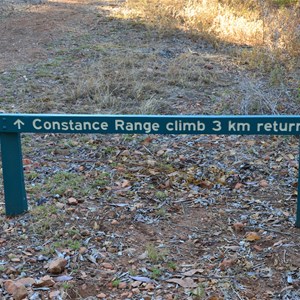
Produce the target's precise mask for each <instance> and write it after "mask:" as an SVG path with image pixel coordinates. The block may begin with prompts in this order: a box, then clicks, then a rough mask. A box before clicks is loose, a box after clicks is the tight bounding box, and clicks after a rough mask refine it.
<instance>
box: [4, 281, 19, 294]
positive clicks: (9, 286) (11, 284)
mask: <svg viewBox="0 0 300 300" xmlns="http://www.w3.org/2000/svg"><path fill="white" fill-rule="evenodd" d="M4 288H5V290H6V291H7V292H8V293H9V294H13V292H14V291H15V290H16V284H15V282H13V281H12V280H6V281H4Z"/></svg>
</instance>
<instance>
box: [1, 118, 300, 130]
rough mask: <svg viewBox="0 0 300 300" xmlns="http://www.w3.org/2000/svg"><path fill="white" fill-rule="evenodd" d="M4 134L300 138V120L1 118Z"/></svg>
mask: <svg viewBox="0 0 300 300" xmlns="http://www.w3.org/2000/svg"><path fill="white" fill-rule="evenodd" d="M0 130H1V131H2V132H32V133H51V132H52V133H101V134H111V133H121V134H133V133H140V134H143V133H145V134H149V133H151V134H226V135H240V134H243V135H257V134H259V135H300V116H180V115H177V116H159V115H158V116H151V115H149V116H148V115H146V116H139V115H38V114H36V115H34V114H19V115H17V114H1V116H0Z"/></svg>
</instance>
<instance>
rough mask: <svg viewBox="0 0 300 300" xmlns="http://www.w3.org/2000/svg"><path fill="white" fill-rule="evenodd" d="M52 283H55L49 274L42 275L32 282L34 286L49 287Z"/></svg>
mask: <svg viewBox="0 0 300 300" xmlns="http://www.w3.org/2000/svg"><path fill="white" fill-rule="evenodd" d="M54 285H55V282H54V280H53V279H52V277H51V276H49V275H46V276H44V277H42V278H41V279H40V280H38V281H37V282H36V283H35V284H34V286H35V287H51V286H54Z"/></svg>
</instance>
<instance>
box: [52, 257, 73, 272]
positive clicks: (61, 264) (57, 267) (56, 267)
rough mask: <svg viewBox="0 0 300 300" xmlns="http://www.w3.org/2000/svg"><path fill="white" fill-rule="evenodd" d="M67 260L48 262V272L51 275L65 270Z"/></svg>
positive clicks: (59, 259) (60, 259)
mask: <svg viewBox="0 0 300 300" xmlns="http://www.w3.org/2000/svg"><path fill="white" fill-rule="evenodd" d="M67 263H68V262H67V260H66V259H64V258H58V259H55V260H53V261H51V262H50V264H49V267H48V271H49V272H50V273H51V274H60V273H62V272H63V271H64V270H65V267H66V265H67Z"/></svg>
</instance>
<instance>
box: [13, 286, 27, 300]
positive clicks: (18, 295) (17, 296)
mask: <svg viewBox="0 0 300 300" xmlns="http://www.w3.org/2000/svg"><path fill="white" fill-rule="evenodd" d="M12 296H13V298H14V300H22V299H25V298H26V297H27V296H28V291H27V289H26V287H25V286H24V285H20V286H17V287H16V289H15V291H14V292H13V294H12Z"/></svg>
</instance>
